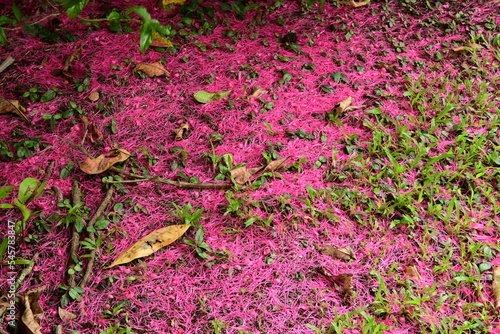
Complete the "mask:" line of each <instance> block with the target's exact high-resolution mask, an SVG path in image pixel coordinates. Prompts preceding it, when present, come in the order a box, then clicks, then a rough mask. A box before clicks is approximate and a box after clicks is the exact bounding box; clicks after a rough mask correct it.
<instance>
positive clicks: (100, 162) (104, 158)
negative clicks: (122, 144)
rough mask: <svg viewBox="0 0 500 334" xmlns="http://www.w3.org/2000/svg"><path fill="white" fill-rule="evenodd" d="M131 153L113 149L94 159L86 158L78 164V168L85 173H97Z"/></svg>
mask: <svg viewBox="0 0 500 334" xmlns="http://www.w3.org/2000/svg"><path fill="white" fill-rule="evenodd" d="M131 155H132V154H131V153H130V152H128V151H126V150H124V149H121V148H118V149H113V150H111V152H109V153H108V154H103V155H100V156H98V157H97V158H95V159H92V158H87V159H86V160H85V161H84V162H82V163H81V164H80V169H81V170H82V171H83V172H85V173H87V174H99V173H102V172H104V171H106V170H107V169H108V168H109V167H111V166H113V165H114V164H116V163H117V162H121V161H125V160H127V159H128V158H129V157H130V156H131Z"/></svg>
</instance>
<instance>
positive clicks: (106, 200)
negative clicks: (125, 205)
mask: <svg viewBox="0 0 500 334" xmlns="http://www.w3.org/2000/svg"><path fill="white" fill-rule="evenodd" d="M114 191H115V187H113V186H111V187H109V189H108V191H107V192H106V196H104V199H103V200H102V203H101V205H99V208H98V209H97V211H96V212H95V214H94V216H93V217H92V219H91V220H90V221H89V223H88V226H93V225H94V224H95V222H96V221H97V219H98V218H99V217H100V216H101V215H102V214H103V213H104V210H106V207H107V206H108V205H109V203H110V202H111V198H112V197H113V193H114ZM89 238H90V240H92V241H93V242H95V234H94V233H93V232H90V233H89ZM96 251H97V249H92V250H91V252H90V256H89V261H88V263H87V268H86V269H85V274H84V275H83V278H82V281H81V283H80V286H81V287H82V288H85V286H86V285H87V283H88V281H89V278H90V274H91V273H92V267H93V266H94V262H95V253H96Z"/></svg>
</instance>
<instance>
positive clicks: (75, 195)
mask: <svg viewBox="0 0 500 334" xmlns="http://www.w3.org/2000/svg"><path fill="white" fill-rule="evenodd" d="M71 201H72V203H73V206H75V205H77V204H78V203H81V202H82V190H81V188H80V184H79V183H78V181H77V180H76V179H74V180H73V186H72V189H71ZM79 242H80V234H79V233H78V232H77V231H76V228H75V225H74V224H73V225H72V226H71V242H70V246H69V260H68V269H73V268H74V267H75V261H74V259H75V258H76V254H77V252H78V243H79ZM75 285H76V282H75V275H74V274H70V273H68V286H70V287H74V286H75Z"/></svg>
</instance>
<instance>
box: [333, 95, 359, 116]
mask: <svg viewBox="0 0 500 334" xmlns="http://www.w3.org/2000/svg"><path fill="white" fill-rule="evenodd" d="M353 100H354V99H353V98H352V97H350V96H349V97H347V98H346V99H344V100H342V101H340V102H339V103H337V104H336V105H335V106H334V107H333V109H332V110H333V112H334V113H335V114H337V115H340V114H342V113H343V112H344V111H345V110H346V109H347V108H349V107H350V105H351V103H352V101H353Z"/></svg>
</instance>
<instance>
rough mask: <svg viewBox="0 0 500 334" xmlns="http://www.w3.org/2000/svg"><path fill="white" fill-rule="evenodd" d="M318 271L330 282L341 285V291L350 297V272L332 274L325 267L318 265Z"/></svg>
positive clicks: (351, 288)
mask: <svg viewBox="0 0 500 334" xmlns="http://www.w3.org/2000/svg"><path fill="white" fill-rule="evenodd" d="M318 272H319V273H320V274H322V275H323V276H325V277H326V278H327V279H328V280H329V281H330V282H332V283H336V284H338V285H340V286H341V287H342V291H343V292H344V294H345V296H346V297H347V298H351V297H352V290H353V284H352V277H353V275H352V274H340V275H332V274H331V273H330V272H329V271H328V270H326V268H324V267H319V268H318Z"/></svg>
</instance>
